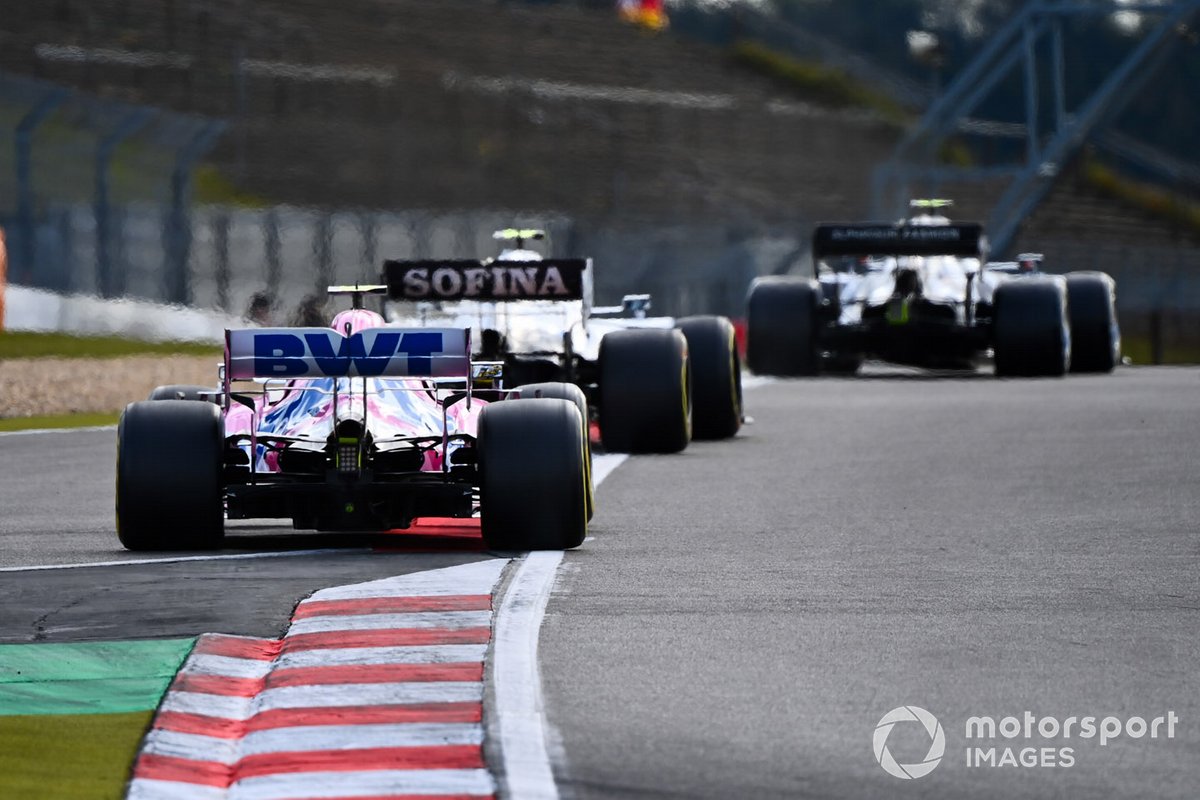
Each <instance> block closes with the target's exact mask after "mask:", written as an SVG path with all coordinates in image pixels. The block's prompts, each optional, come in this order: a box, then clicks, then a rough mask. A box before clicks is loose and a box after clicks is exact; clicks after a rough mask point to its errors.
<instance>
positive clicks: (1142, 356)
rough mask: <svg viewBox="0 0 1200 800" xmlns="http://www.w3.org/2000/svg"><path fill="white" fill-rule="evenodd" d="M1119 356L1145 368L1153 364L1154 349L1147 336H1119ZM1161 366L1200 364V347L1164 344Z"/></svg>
mask: <svg viewBox="0 0 1200 800" xmlns="http://www.w3.org/2000/svg"><path fill="white" fill-rule="evenodd" d="M1121 355H1123V356H1125V357H1127V358H1128V359H1129V360H1130V361H1132V362H1133V363H1134V364H1135V365H1138V366H1147V365H1150V364H1153V363H1154V348H1153V345H1152V344H1151V341H1150V337H1148V336H1125V335H1122V336H1121ZM1162 363H1163V364H1181V365H1182V364H1200V346H1197V345H1186V344H1175V343H1164V344H1163V348H1162Z"/></svg>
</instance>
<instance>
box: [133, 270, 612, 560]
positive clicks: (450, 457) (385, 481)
mask: <svg viewBox="0 0 1200 800" xmlns="http://www.w3.org/2000/svg"><path fill="white" fill-rule="evenodd" d="M380 288H382V287H380ZM359 297H361V295H358V296H357V297H356V303H355V305H356V306H358V305H359V302H357V300H358V299H359ZM470 353H471V346H470V331H469V330H465V329H462V328H421V329H410V328H396V327H388V326H386V325H385V324H384V321H383V318H382V317H381V316H380V315H378V314H376V313H375V312H372V311H367V310H364V309H361V308H355V309H354V310H350V311H344V312H342V313H341V314H339V315H338V316H337V317H335V318H334V320H333V324H332V326H331V327H330V328H258V329H247V330H231V331H227V332H226V347H225V363H224V365H223V366H222V367H221V369H220V384H221V385H220V387H219V388H217V389H205V388H203V387H191V386H166V387H160V388H159V389H156V390H155V392H154V393H152V394H151V399H150V400H147V401H142V402H136V403H131V404H130V405H129V406H128V407H127V408H126V409H125V411H124V413H123V414H122V416H121V421H120V425H119V426H118V433H117V439H118V443H117V492H116V495H117V496H116V506H117V535H118V536H119V538H120V540H121V543H122V544H123V545H125V547H126V548H128V549H130V550H168V549H206V548H215V547H219V546H220V544H221V542H222V539H223V537H224V523H225V519H226V517H228V518H229V519H251V518H271V519H274V518H287V519H291V520H292V523H293V525H294V527H296V528H298V529H315V530H325V531H338V530H347V531H348V530H353V531H383V530H391V529H396V528H406V527H408V526H410V525H411V524H412V523H413V521H414V520H415V519H417V518H419V517H471V516H474V515H476V514H478V515H479V516H480V518H481V519H480V523H481V528H482V532H483V538H484V540H485V542H486V543H487V545H488V546H489V547H491V548H494V549H501V550H533V549H548V550H558V549H565V548H570V547H577V546H578V545H579V544H580V543H582V542H583V539H584V536H585V535H586V533H587V522H588V519H589V517H590V516H591V511H592V487H591V469H590V465H589V458H588V444H587V440H586V438H585V437H586V430H587V429H586V417H585V416H583V414H581V411H580V405H581V404H582V402H583V401H582V399H578V398H576V397H575V395H574V394H572V390H575V387H573V386H561V387H560V386H557V385H555V386H553V387H551V386H549V385H548V386H547V387H546V388H547V391H545V392H538V393H529V392H525V393H513V394H512V395H511V396H510V395H507V394H505V393H503V392H501V391H499V390H498V388H497V387H498V386H499V377H500V370H501V367H500V365H499V364H494V363H482V362H476V363H472V361H471V356H470ZM235 384H237V386H235ZM241 386H249V387H250V389H249V390H248V391H243V390H241V388H240V387H241ZM556 388H557V389H558V391H557V392H556V391H554V389H556ZM480 390H482V395H483V396H481V392H480ZM485 397H486V398H487V399H484V398H485ZM489 400H490V402H489ZM583 407H584V408H585V409H586V405H584V406H583Z"/></svg>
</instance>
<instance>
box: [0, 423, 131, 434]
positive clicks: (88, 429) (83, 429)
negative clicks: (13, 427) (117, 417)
mask: <svg viewBox="0 0 1200 800" xmlns="http://www.w3.org/2000/svg"><path fill="white" fill-rule="evenodd" d="M116 429H117V426H116V425H83V426H80V427H78V428H26V429H25V430H20V431H0V436H33V435H35V434H41V433H95V432H96V431H115V430H116Z"/></svg>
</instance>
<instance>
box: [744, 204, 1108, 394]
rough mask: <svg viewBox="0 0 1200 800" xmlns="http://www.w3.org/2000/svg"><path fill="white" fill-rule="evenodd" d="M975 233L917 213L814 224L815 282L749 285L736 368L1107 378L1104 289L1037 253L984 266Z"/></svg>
mask: <svg viewBox="0 0 1200 800" xmlns="http://www.w3.org/2000/svg"><path fill="white" fill-rule="evenodd" d="M986 253H987V242H986V237H985V236H984V233H983V229H982V227H981V226H980V225H978V224H974V223H969V224H952V223H951V222H950V221H949V220H948V219H946V218H945V217H943V216H940V215H922V216H919V217H915V218H913V219H911V220H908V221H905V222H902V223H899V224H893V225H889V224H853V223H849V224H826V225H820V226H818V227H817V228H816V230H815V232H814V235H813V260H814V264H815V265H816V272H817V274H816V277H815V279H805V278H800V277H795V276H781V277H771V278H761V279H759V280H758V281H756V282H755V283H754V285H752V286H751V288H750V293H749V296H748V309H747V326H748V348H749V350H748V360H749V365H750V368H751V369H752V370H753V371H755V372H757V373H759V374H770V375H812V374H816V373H818V372H821V371H825V372H853V371H855V370H857V368H858V366H859V365H860V364H861V363H862V361H863V360H864V359H867V358H871V359H880V360H884V361H889V362H893V363H898V364H905V365H911V366H918V367H927V368H952V369H963V368H972V367H974V366H975V365H976V364H977V363H979V362H980V361H981V360H984V359H986V358H987V357H989V356H991V357H994V360H995V367H996V373H997V374H998V375H1061V374H1064V373H1065V372H1067V371H1068V370H1073V371H1108V370H1111V369H1112V368H1113V367H1114V366H1115V365H1116V363H1117V361H1118V360H1119V353H1120V335H1119V331H1118V329H1117V322H1116V313H1115V284H1114V282H1113V281H1112V279H1111V278H1110V277H1109V276H1107V275H1105V274H1103V273H1097V272H1080V273H1069V274H1067V275H1050V274H1046V273H1043V272H1041V270H1040V269H1039V268H1038V264H1039V263H1040V257H1033V256H1029V257H1023V260H1022V261H1020V262H1014V263H1012V264H1007V263H988V262H987V261H986Z"/></svg>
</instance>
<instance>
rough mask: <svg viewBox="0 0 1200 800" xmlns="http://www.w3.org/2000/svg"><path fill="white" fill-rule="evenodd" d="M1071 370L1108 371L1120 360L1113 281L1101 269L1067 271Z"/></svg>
mask: <svg viewBox="0 0 1200 800" xmlns="http://www.w3.org/2000/svg"><path fill="white" fill-rule="evenodd" d="M1067 314H1068V316H1069V318H1070V321H1071V372H1112V371H1113V369H1114V368H1115V367H1116V366H1117V364H1118V363H1119V362H1120V360H1121V330H1120V328H1119V327H1118V325H1117V284H1116V281H1114V280H1113V279H1112V278H1111V277H1109V276H1108V275H1106V274H1105V273H1103V272H1072V273H1070V274H1068V275H1067Z"/></svg>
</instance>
